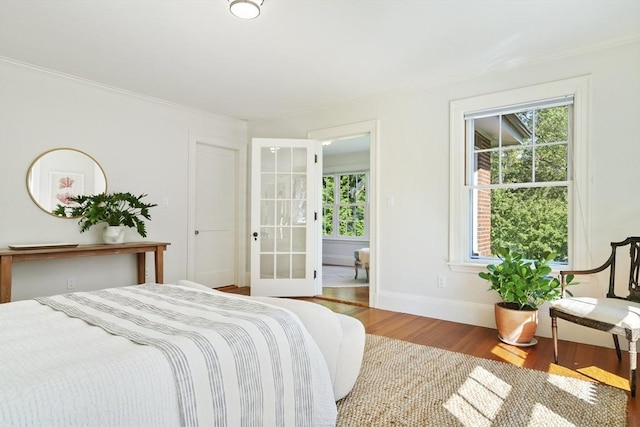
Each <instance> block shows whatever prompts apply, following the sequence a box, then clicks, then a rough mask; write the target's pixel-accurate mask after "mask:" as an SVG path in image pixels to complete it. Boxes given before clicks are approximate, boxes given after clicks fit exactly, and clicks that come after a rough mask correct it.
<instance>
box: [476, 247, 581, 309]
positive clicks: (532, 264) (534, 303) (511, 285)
mask: <svg viewBox="0 0 640 427" xmlns="http://www.w3.org/2000/svg"><path fill="white" fill-rule="evenodd" d="M497 255H498V257H499V258H500V259H501V260H502V262H501V263H500V264H498V265H493V264H490V265H488V266H487V271H486V272H484V271H483V272H480V273H478V275H479V276H480V278H482V279H484V280H487V281H488V282H489V283H490V284H491V287H490V288H489V290H494V291H496V292H498V295H500V298H501V299H502V301H504V302H507V303H515V304H517V305H518V309H519V310H533V309H536V308H538V307H539V306H541V305H542V304H543V303H544V302H545V301H552V300H555V299H558V298H560V297H561V296H562V287H561V284H560V280H558V278H555V277H551V276H550V275H549V273H551V267H549V262H550V261H552V260H553V259H554V258H555V254H554V253H547V254H545V256H544V257H541V258H539V259H536V260H533V261H529V260H526V259H524V258H523V256H522V254H521V253H518V252H512V251H511V250H509V249H506V248H499V249H498V251H497ZM572 281H573V276H572V275H569V276H567V282H566V284H567V285H574V284H575V283H572ZM567 293H569V294H571V293H570V292H568V291H567Z"/></svg>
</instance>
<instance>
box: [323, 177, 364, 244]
mask: <svg viewBox="0 0 640 427" xmlns="http://www.w3.org/2000/svg"><path fill="white" fill-rule="evenodd" d="M336 177H337V179H336ZM336 181H338V182H336ZM322 184H323V185H322V203H323V216H322V229H323V234H324V235H328V236H332V235H334V234H337V235H338V236H342V237H363V236H365V235H366V221H365V211H366V203H367V182H366V174H365V173H343V174H339V175H326V176H324V177H323V180H322ZM336 185H337V194H336ZM336 196H337V199H336ZM334 210H337V216H338V222H337V224H335V225H336V228H337V230H334V224H333V214H334Z"/></svg>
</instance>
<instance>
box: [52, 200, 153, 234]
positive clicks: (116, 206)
mask: <svg viewBox="0 0 640 427" xmlns="http://www.w3.org/2000/svg"><path fill="white" fill-rule="evenodd" d="M146 196H147V195H146V194H141V195H139V196H134V195H133V194H131V193H100V194H93V195H90V196H86V195H80V196H75V197H71V198H69V201H71V202H74V203H77V205H76V206H73V207H71V208H69V207H68V206H64V205H60V204H59V205H58V206H56V208H55V209H54V210H53V214H54V215H59V216H67V211H68V210H69V209H70V216H73V217H81V218H80V220H79V221H78V224H79V225H80V232H81V233H84V232H85V231H87V230H88V229H89V228H91V227H92V226H94V225H96V224H101V223H106V224H107V225H112V226H115V225H124V226H126V227H130V228H135V229H136V231H137V232H138V234H140V235H141V236H142V237H147V229H146V226H145V223H144V221H143V220H142V218H145V219H148V220H150V219H151V215H150V213H149V209H150V208H152V207H154V206H158V205H157V204H150V203H144V202H143V201H142V198H143V197H146Z"/></svg>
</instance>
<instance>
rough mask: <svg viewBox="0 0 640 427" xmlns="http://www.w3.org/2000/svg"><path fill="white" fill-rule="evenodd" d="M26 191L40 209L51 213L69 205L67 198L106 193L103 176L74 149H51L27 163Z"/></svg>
mask: <svg viewBox="0 0 640 427" xmlns="http://www.w3.org/2000/svg"><path fill="white" fill-rule="evenodd" d="M27 190H28V191H29V195H30V196H31V199H32V200H33V201H34V202H35V204H36V205H38V207H39V208H40V209H42V210H43V211H45V212H47V213H48V214H52V211H53V210H54V209H55V208H56V206H57V205H58V204H61V205H65V206H71V204H70V202H69V197H72V196H78V195H81V194H87V195H90V194H99V193H104V192H106V191H107V177H106V175H105V174H104V170H103V169H102V167H101V166H100V165H99V164H98V162H96V161H95V159H94V158H93V157H91V156H90V155H88V154H86V153H83V152H82V151H80V150H76V149H74V148H55V149H53V150H49V151H47V152H45V153H42V154H41V155H40V156H39V157H38V158H37V159H35V160H34V161H33V163H31V166H29V171H28V172H27ZM52 215H53V214H52Z"/></svg>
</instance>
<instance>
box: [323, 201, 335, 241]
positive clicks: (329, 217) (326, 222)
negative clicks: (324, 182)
mask: <svg viewBox="0 0 640 427" xmlns="http://www.w3.org/2000/svg"><path fill="white" fill-rule="evenodd" d="M322 234H324V235H327V236H332V235H333V206H323V208H322Z"/></svg>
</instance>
